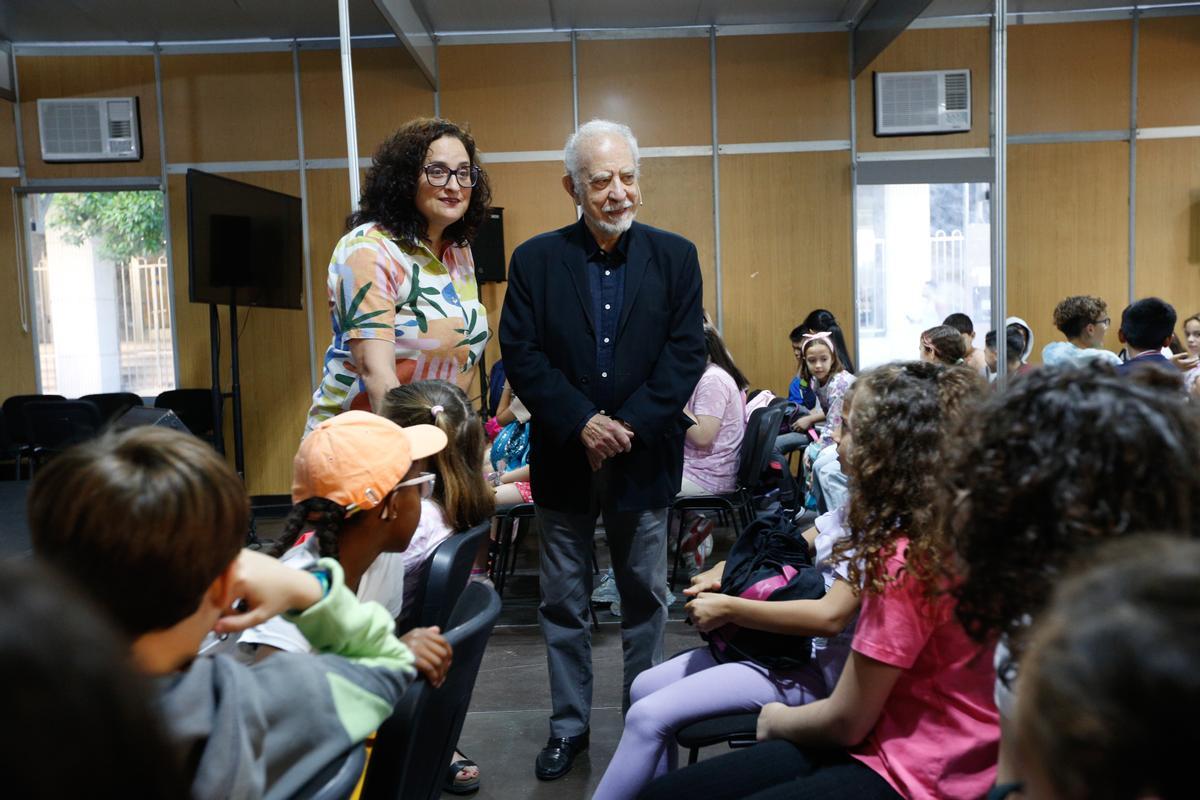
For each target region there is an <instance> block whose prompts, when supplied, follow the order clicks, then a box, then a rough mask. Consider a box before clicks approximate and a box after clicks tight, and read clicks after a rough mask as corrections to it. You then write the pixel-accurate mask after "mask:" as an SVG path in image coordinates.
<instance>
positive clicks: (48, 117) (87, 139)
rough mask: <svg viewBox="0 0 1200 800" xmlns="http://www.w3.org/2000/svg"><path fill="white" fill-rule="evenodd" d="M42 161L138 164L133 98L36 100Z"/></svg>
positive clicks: (139, 151) (138, 134)
mask: <svg viewBox="0 0 1200 800" xmlns="http://www.w3.org/2000/svg"><path fill="white" fill-rule="evenodd" d="M38 129H39V130H40V131H41V137H42V160H43V161H138V160H139V159H141V157H142V138H141V131H140V126H139V124H138V102H137V98H136V97H95V98H91V97H87V98H85V97H75V98H70V99H55V100H38Z"/></svg>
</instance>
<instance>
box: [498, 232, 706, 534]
mask: <svg viewBox="0 0 1200 800" xmlns="http://www.w3.org/2000/svg"><path fill="white" fill-rule="evenodd" d="M625 236H626V237H627V238H628V246H629V249H628V258H627V260H626V263H625V266H624V267H622V269H625V270H626V274H625V293H624V298H623V302H622V305H621V316H620V319H619V321H618V323H617V335H616V341H615V342H614V346H615V348H616V350H615V363H614V369H613V370H612V371H610V372H609V374H608V377H607V378H605V377H602V376H601V374H600V370H598V369H597V367H596V338H595V336H596V334H595V324H594V320H593V319H592V298H591V291H590V289H589V287H588V275H587V269H588V264H587V258H588V252H589V250H590V249H591V248H594V244H592V242H593V240H592V236H591V233H590V232H589V231H588V230H587V227H586V226H585V225H584V223H583V220H582V219H581V220H580V221H579V222H577V223H575V224H574V225H569V226H567V227H565V228H560V229H559V230H556V231H551V232H549V233H543V234H541V235H539V236H535V237H534V238H532V239H530V240H529V241H527V242H524V243H523V244H521V245H520V246H519V247H517V249H516V250H515V251H513V256H512V262H511V263H510V264H509V272H508V290H507V292H506V294H505V297H504V312H503V314H502V315H501V318H500V352H501V354H502V355H503V357H504V369H505V374H506V375H507V377H508V380H509V383H510V384H511V385H512V389H513V393H514V394H516V395H517V396H518V397H520V398H521V402H522V403H524V405H525V406H526V408H528V409H529V412H530V414H531V415H532V417H533V423H532V425H531V428H530V456H529V463H530V471H531V478H532V483H533V496H534V501H535V502H536V503H537V504H538V505H541V506H545V507H546V508H550V509H554V510H556V511H565V512H576V513H583V512H587V511H589V510H590V505H591V495H592V487H591V482H592V477H593V474H592V471H591V468H590V467H589V466H588V461H587V456H586V454H585V452H584V447H583V444H582V442H580V441H579V437H578V431H579V429H580V427H581V425H582V423H583V421H584V420H586V419H587V417H588V416H589V415H591V414H592V413H595V412H597V411H603V412H605V413H606V414H608V416H610V417H614V418H616V419H620V420H623V421H624V422H626V423H628V424H629V425H630V427H632V428H633V431H634V444H633V449H632V451H631V452H629V453H622V454H621V455H618V456H616V457H614V458H613V459H611V461H612V470H611V483H610V486H609V492H610V495H609V497H608V498H606V501H608V502H612V503H614V504H615V507H616V509H617V510H620V511H644V510H646V509H652V508H665V507H666V506H668V505H670V503H671V499H672V498H673V497H674V496H675V495H676V494H677V493H678V492H679V486H680V481H681V478H682V476H683V435H684V431H686V430H687V428H688V426H689V425H690V421H689V420H688V418H687V417H686V416H685V415H684V413H683V407H684V405H685V404H686V403H687V401H688V399H689V398H690V397H691V395H692V390H693V389H695V387H696V383H697V382H698V381H699V380H700V375H701V374H702V373H703V372H704V366H705V363H706V361H707V358H706V353H705V344H704V331H703V326H702V325H703V316H702V315H703V311H702V307H701V303H702V297H703V292H702V286H701V278H700V262H699V259H698V258H697V257H696V246H695V245H693V244H692V243H691V242H689V241H688V240H687V239H684V238H683V237H682V236H677V235H676V234H673V233H668V232H667V231H662V230H659V229H657V228H652V227H650V226H648V225H642V224H640V223H637V222H634V223H633V225H632V226H631V227H630V229H629V231H628V232H627V233H626V234H625ZM605 381H607V382H610V383H611V385H610V386H608V388H609V389H610V392H609V393H606V392H604V391H603V388H604V387H605V384H604V383H603V382H605ZM602 396H607V397H609V398H611V400H609V401H606V402H607V403H608V404H609V405H611V406H613V407H611V408H610V407H607V406H602V405H600V404H599V402H600V401H599V398H600V397H602Z"/></svg>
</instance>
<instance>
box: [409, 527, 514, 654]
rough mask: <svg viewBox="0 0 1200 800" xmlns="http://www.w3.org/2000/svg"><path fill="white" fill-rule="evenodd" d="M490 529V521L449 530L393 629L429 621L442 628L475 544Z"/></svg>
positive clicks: (466, 574)
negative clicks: (449, 533) (410, 606)
mask: <svg viewBox="0 0 1200 800" xmlns="http://www.w3.org/2000/svg"><path fill="white" fill-rule="evenodd" d="M490 531H491V523H490V522H484V523H481V524H479V525H476V526H475V527H474V528H471V529H470V530H468V531H464V532H463V533H456V534H453V535H452V536H450V537H448V538H447V539H446V540H445V541H444V542H442V543H441V544H439V545H438V546H437V547H436V548H434V551H433V554H432V555H431V556H430V557H429V561H428V562H427V565H426V568H425V576H424V580H423V581H422V582H421V585H420V586H419V587H417V591H416V594H414V595H413V600H412V608H411V609H409V608H406V609H405V612H406V613H405V614H404V615H403V616H402V617H401V618H400V619H399V620H397V621H396V632H397V633H406V632H408V631H409V630H412V629H413V628H415V627H421V628H428V627H429V626H431V625H437V626H438V627H439V628H441V629H442V630H445V629H446V624H447V623H448V622H449V621H450V613H451V612H452V611H453V610H454V604H455V603H457V602H458V598H459V596H461V595H462V593H463V589H465V588H467V581H468V580H470V578H471V565H472V564H474V563H475V554H476V553H477V552H479V545H480V543H481V542H482V541H483V540H484V539H485V538H486V537H487V535H488V533H489V532H490Z"/></svg>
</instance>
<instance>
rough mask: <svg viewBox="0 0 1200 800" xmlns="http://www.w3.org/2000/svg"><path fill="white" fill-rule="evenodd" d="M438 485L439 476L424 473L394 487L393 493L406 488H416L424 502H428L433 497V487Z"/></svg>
mask: <svg viewBox="0 0 1200 800" xmlns="http://www.w3.org/2000/svg"><path fill="white" fill-rule="evenodd" d="M436 485H437V475H434V474H433V473H432V472H422V473H421V474H420V475H418V476H417V477H415V478H409V479H408V480H406V481H400V482H399V483H397V484H396V485H395V486H393V487H392V492H395V491H396V490H397V489H403V488H404V487H405V486H416V487H418V489H417V490H418V491H419V492H420V493H421V499H422V500H428V499H429V498H431V497H433V487H434V486H436Z"/></svg>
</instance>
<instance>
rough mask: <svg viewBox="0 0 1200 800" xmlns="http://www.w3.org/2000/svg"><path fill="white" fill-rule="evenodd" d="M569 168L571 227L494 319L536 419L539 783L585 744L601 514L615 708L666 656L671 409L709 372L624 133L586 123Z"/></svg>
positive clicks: (678, 455) (675, 483)
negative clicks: (546, 733) (542, 719)
mask: <svg viewBox="0 0 1200 800" xmlns="http://www.w3.org/2000/svg"><path fill="white" fill-rule="evenodd" d="M565 160H566V175H565V176H563V187H564V188H565V189H566V190H567V194H569V195H570V196H571V198H572V199H573V200H574V201H575V203H576V204H577V205H578V206H579V208H580V210H581V211H582V216H581V218H580V220H579V221H578V222H577V223H575V224H574V225H569V226H567V227H565V228H561V229H559V230H556V231H551V232H550V233H544V234H541V235H540V236H535V237H534V238H532V239H530V240H529V241H527V242H525V243H524V244H522V245H520V246H519V247H518V248H517V249H516V250H515V251H514V252H513V257H512V264H511V266H510V268H509V282H508V292H507V295H506V296H505V300H504V312H503V315H502V317H501V322H500V349H501V351H502V353H503V356H504V367H505V371H506V373H507V375H508V379H509V382H510V383H511V384H512V388H513V392H514V393H515V394H517V395H518V396H520V398H521V400H522V401H523V402H524V403H525V405H526V407H528V409H529V411H530V413H531V414H532V416H533V425H532V429H531V432H530V458H529V461H530V468H531V479H532V483H533V500H534V503H535V504H536V508H537V517H538V520H539V522H540V523H541V529H542V541H541V565H540V580H541V593H542V598H541V605H540V606H539V609H538V617H539V620H540V622H541V625H542V633H543V635H544V636H545V637H546V648H547V651H548V662H549V668H550V689H551V695H552V705H553V714H552V715H551V717H550V740H549V742H548V743H547V744H546V747H545V749H543V750H542V751H541V753H540V754H539V755H538V757H537V764H536V767H535V772H536V774H537V777H538V778H540V779H542V780H553V779H555V778H559V777H561V776H563V775H565V774H566V772H567V771H568V770H569V769H570V768H571V764H572V763H573V761H574V759H575V756H576V755H577V754H578V753H579V752H580V751H582V750H584V749H586V748H587V746H588V722H589V718H590V715H591V705H592V664H591V629H590V627H589V624H588V619H589V616H588V603H589V598H590V595H591V592H592V560H591V553H592V537H593V535H594V533H595V525H596V517H597V514H601V513H602V514H603V519H604V527H605V531H606V532H607V536H608V542H609V548H610V551H611V553H612V561H613V575H614V577H615V579H616V585H617V589H618V591H619V592H620V596H621V608H622V620H621V638H622V644H623V648H624V654H625V696H624V703H625V707H626V708H628V706H629V686H630V684H631V683H632V682H633V679H634V678H635V677H637V675H638V673H639V672H641V671H642V670H644V669H646V668H647V667H650V666H652V665H653V664H655V663H658V662H659V661H660V660H661V659H662V636H663V627H664V624H665V623H666V618H667V601H666V570H667V567H666V554H667V542H666V534H667V530H666V523H667V507H668V506H669V505H670V503H671V499H672V498H673V497H674V496H675V494H676V493H677V492H678V491H679V487H680V479H681V477H682V470H683V436H684V431H685V430H686V429H687V427H688V426H689V425H690V421H689V420H688V418H687V417H686V416H685V415H684V413H683V406H684V404H685V403H686V402H687V400H688V398H689V397H690V396H691V393H692V390H693V388H695V386H696V382H697V381H698V380H699V379H700V374H701V373H702V372H703V371H704V366H705V349H704V334H703V330H702V310H701V279H700V264H699V261H698V260H697V257H696V247H695V246H694V245H693V244H692V243H691V242H689V241H687V240H686V239H684V238H682V237H680V236H677V235H675V234H672V233H667V232H666V231H661V230H658V229H656V228H651V227H649V226H648V225H642V224H640V223H637V222H634V217H635V216H636V215H637V209H638V206H639V205H640V192H639V188H638V146H637V140H636V139H635V138H634V136H633V133H632V132H631V131H630V130H629V128H628V127H626V126H624V125H619V124H616V123H613V122H607V121H604V120H593V121H591V122H589V123H587V124H586V125H584V126H582V127H581V128H580V129H579V130H578V131H577V132H576V133H575V134H574V135H572V136H571V137H570V138H569V139H568V140H567V145H566V154H565Z"/></svg>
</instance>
